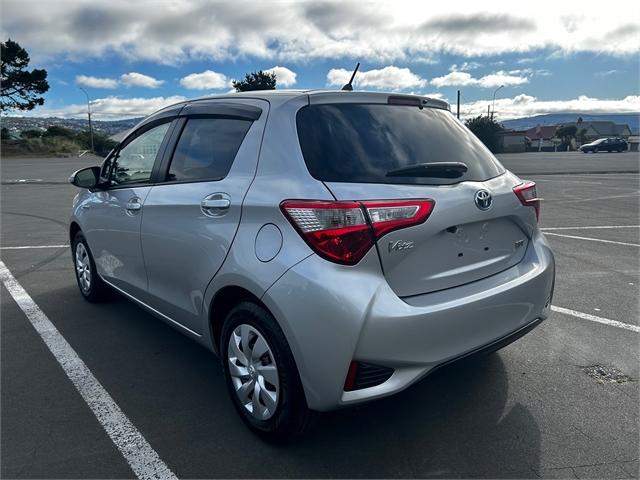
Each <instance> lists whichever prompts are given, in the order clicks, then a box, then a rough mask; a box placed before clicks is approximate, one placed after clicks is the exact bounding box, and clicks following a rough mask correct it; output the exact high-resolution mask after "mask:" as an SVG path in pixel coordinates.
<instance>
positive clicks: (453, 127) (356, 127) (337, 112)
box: [297, 103, 505, 185]
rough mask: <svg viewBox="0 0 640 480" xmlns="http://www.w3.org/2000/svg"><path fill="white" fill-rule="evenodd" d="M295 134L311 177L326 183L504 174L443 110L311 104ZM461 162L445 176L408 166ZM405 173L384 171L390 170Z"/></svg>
mask: <svg viewBox="0 0 640 480" xmlns="http://www.w3.org/2000/svg"><path fill="white" fill-rule="evenodd" d="M297 127H298V137H299V140H300V146H301V148H302V153H303V155H304V160H305V162H306V164H307V167H308V169H309V171H310V173H311V175H312V176H313V177H315V178H317V179H318V180H323V181H329V182H355V183H400V184H421V185H448V184H453V183H458V182H462V181H466V180H473V181H483V180H488V179H489V178H493V177H496V176H498V175H500V174H502V173H504V171H505V170H504V167H502V165H500V163H499V162H498V161H497V160H496V159H495V157H494V156H493V155H492V154H491V152H489V150H487V149H486V148H485V146H484V145H483V144H482V143H481V142H480V141H479V140H478V139H477V138H476V137H475V136H474V135H473V134H472V133H470V132H469V131H468V130H467V129H466V128H465V127H463V126H462V125H461V124H460V123H459V122H458V121H457V120H456V119H455V117H454V116H453V115H452V114H451V112H449V111H447V110H441V109H436V108H423V109H419V108H417V107H413V106H404V105H387V104H357V103H341V104H326V105H311V106H308V107H304V108H302V109H300V111H299V112H298V116H297ZM441 162H448V163H451V162H462V163H464V165H465V166H466V167H468V168H467V171H466V172H462V173H461V174H460V175H456V176H455V177H454V178H452V176H451V175H449V177H448V178H447V177H446V176H444V177H443V176H442V175H441V173H440V171H441V170H443V169H437V168H433V167H432V170H431V171H432V172H433V176H429V175H426V174H425V172H424V171H422V172H420V171H419V169H410V168H407V167H410V166H414V165H418V164H425V163H429V164H434V163H441ZM393 171H400V172H403V173H404V172H406V175H395V174H394V175H387V174H388V173H389V172H393ZM412 172H413V173H412Z"/></svg>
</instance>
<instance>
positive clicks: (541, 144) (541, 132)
mask: <svg viewBox="0 0 640 480" xmlns="http://www.w3.org/2000/svg"><path fill="white" fill-rule="evenodd" d="M556 130H558V126H557V125H538V126H536V127H533V128H530V129H529V130H526V131H525V132H524V133H525V135H526V136H527V138H529V139H530V140H531V150H533V151H536V152H537V151H541V152H549V151H555V149H556V141H555V140H554V139H555V138H556Z"/></svg>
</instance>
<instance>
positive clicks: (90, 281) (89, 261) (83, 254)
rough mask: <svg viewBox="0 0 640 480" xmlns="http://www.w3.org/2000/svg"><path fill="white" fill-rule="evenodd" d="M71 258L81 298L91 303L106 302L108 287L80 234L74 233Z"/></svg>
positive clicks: (85, 241) (108, 292)
mask: <svg viewBox="0 0 640 480" xmlns="http://www.w3.org/2000/svg"><path fill="white" fill-rule="evenodd" d="M71 257H72V258H73V266H74V270H75V274H76V282H77V283H78V288H79V289H80V293H81V294H82V296H83V297H84V298H85V299H86V300H87V301H89V302H91V303H99V302H104V301H105V300H107V299H108V298H109V294H110V293H111V292H110V289H109V286H108V285H107V284H106V283H104V282H103V281H102V279H101V278H100V276H99V275H98V272H97V271H96V263H95V262H94V260H93V255H92V254H91V249H90V248H89V244H88V243H87V240H86V238H84V235H83V234H82V232H78V233H76V236H75V237H74V238H73V243H72V244H71Z"/></svg>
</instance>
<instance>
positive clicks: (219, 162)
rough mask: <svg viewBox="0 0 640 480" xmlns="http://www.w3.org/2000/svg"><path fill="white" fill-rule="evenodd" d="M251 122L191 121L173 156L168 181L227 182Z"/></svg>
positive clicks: (235, 120)
mask: <svg viewBox="0 0 640 480" xmlns="http://www.w3.org/2000/svg"><path fill="white" fill-rule="evenodd" d="M251 123H252V122H251V121H250V120H242V119H235V118H191V119H189V120H188V121H187V124H186V125H185V127H184V129H183V130H182V134H181V135H180V139H179V140H178V144H177V145H176V149H175V152H174V153H173V159H172V160H171V165H170V167H169V173H168V175H167V181H185V180H221V179H223V178H224V177H225V176H226V175H227V174H228V173H229V170H230V169H231V165H232V164H233V159H234V158H235V157H236V154H237V153H238V150H239V149H240V145H241V144H242V140H243V139H244V137H245V135H246V134H247V131H248V130H249V127H251Z"/></svg>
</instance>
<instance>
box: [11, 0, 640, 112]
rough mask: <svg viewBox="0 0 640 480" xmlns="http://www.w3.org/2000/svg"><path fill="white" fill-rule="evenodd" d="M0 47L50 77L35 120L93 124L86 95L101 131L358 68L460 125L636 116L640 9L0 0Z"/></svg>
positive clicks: (360, 83)
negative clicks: (253, 77) (261, 78)
mask: <svg viewBox="0 0 640 480" xmlns="http://www.w3.org/2000/svg"><path fill="white" fill-rule="evenodd" d="M591 4H592V5H591ZM0 33H1V36H2V38H3V39H6V38H11V39H12V40H14V41H17V42H18V43H20V44H21V45H22V46H23V47H24V48H26V49H27V51H28V52H29V54H30V56H31V65H30V67H31V68H36V67H37V68H45V69H46V70H47V71H48V74H49V77H48V79H49V84H50V89H49V91H48V92H47V93H46V94H45V104H44V106H41V107H37V108H36V109H35V110H33V111H31V112H29V113H28V115H36V116H62V117H83V116H85V115H86V97H85V94H84V93H83V92H82V91H81V90H80V88H79V87H83V88H84V89H85V90H86V91H87V93H88V94H89V96H90V98H91V105H92V111H93V117H94V118H97V119H102V120H109V119H120V118H128V117H138V116H143V115H147V114H149V113H152V112H153V111H155V110H157V109H159V108H161V107H163V106H165V105H168V104H171V103H175V102H177V101H181V100H183V99H185V98H194V97H200V96H203V95H209V94H220V93H225V92H228V91H230V90H231V89H232V88H231V80H232V79H238V78H241V77H243V76H244V74H245V73H247V72H250V71H255V70H259V69H262V70H267V71H272V72H275V73H276V76H277V84H278V88H294V89H327V88H330V89H339V88H340V87H341V86H342V85H343V84H344V83H345V82H346V81H347V79H348V77H349V76H350V74H351V71H352V70H353V68H354V66H355V64H356V62H360V63H361V67H360V72H359V73H358V75H357V76H356V80H355V89H357V90H369V91H393V92H404V93H413V94H420V95H427V96H431V97H435V98H440V99H444V100H447V101H449V102H450V103H451V104H452V105H453V107H452V108H453V109H455V102H456V92H457V90H461V95H462V96H461V102H462V107H461V111H462V115H463V116H471V115H478V114H481V113H486V111H487V105H489V104H492V103H493V96H494V94H495V114H496V117H497V118H498V119H501V120H506V119H510V118H518V117H524V116H531V115H536V114H544V113H556V112H581V113H625V112H636V113H637V112H640V56H639V53H640V2H637V1H626V0H619V1H617V2H615V5H614V6H613V7H612V8H608V6H607V5H606V4H603V3H602V2H595V1H585V0H582V1H579V2H578V1H569V0H564V1H562V2H557V1H556V2H551V1H548V2H547V1H540V0H538V1H535V2H531V1H530V2H526V1H521V2H515V1H513V0H511V1H485V2H478V1H450V2H441V1H439V2H435V1H413V2H409V1H388V2H365V1H359V2H350V1H347V0H341V1H337V2H321V1H310V2H304V1H298V2H285V1H278V2H271V1H242V0H236V1H233V2H213V1H206V0H137V1H134V0H124V1H123V0H109V1H103V2H98V1H80V0H58V1H52V0H49V1H48V0H2V11H1V20H0ZM501 86H503V87H502V88H500V89H499V90H497V91H496V89H498V88H499V87H501Z"/></svg>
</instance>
